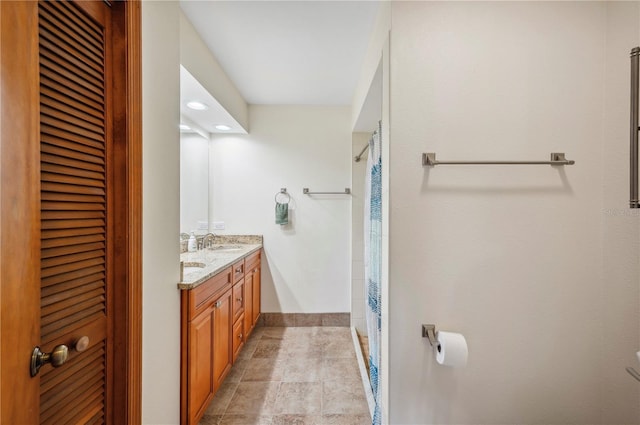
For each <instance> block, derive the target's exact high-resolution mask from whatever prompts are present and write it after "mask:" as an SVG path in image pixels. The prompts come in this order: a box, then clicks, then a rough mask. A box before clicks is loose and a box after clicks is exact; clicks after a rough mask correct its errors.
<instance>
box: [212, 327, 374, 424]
mask: <svg viewBox="0 0 640 425" xmlns="http://www.w3.org/2000/svg"><path fill="white" fill-rule="evenodd" d="M370 424H371V417H370V416H369V408H368V406H367V401H366V398H365V394H364V389H363V387H362V379H361V377H360V373H359V371H358V364H357V361H356V356H355V351H354V347H353V340H352V337H351V330H350V328H345V327H288V328H277V327H261V328H256V329H255V331H254V332H253V334H252V335H251V337H250V338H249V340H248V341H247V343H246V344H245V347H244V348H243V350H242V352H241V354H240V356H239V357H238V361H237V362H236V364H235V365H234V366H233V368H232V369H231V372H229V375H228V376H227V378H226V379H225V381H224V383H223V384H222V387H221V388H220V390H219V391H218V392H217V393H216V395H215V397H214V398H213V401H212V402H211V404H210V405H209V408H208V409H207V412H206V413H205V415H204V416H203V418H202V420H201V421H200V425H370Z"/></svg>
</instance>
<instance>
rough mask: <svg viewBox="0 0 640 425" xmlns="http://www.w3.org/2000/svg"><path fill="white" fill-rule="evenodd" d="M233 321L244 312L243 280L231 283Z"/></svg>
mask: <svg viewBox="0 0 640 425" xmlns="http://www.w3.org/2000/svg"><path fill="white" fill-rule="evenodd" d="M232 301H233V322H234V323H235V322H236V320H238V317H240V315H241V314H242V313H244V280H241V281H240V282H238V283H236V284H235V285H233V299H232Z"/></svg>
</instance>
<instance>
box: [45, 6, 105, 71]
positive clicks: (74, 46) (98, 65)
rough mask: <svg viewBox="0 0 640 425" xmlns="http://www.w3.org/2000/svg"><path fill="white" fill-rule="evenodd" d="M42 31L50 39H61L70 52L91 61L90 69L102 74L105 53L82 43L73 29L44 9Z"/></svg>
mask: <svg viewBox="0 0 640 425" xmlns="http://www.w3.org/2000/svg"><path fill="white" fill-rule="evenodd" d="M40 31H47V32H48V33H49V34H50V35H49V37H50V38H56V37H57V38H59V39H60V40H63V41H64V44H65V45H66V46H68V48H69V50H72V51H74V52H76V55H77V56H79V57H82V58H86V59H88V60H89V62H87V65H88V66H89V67H90V68H93V69H95V70H96V71H97V72H99V73H100V70H101V69H103V68H104V62H103V60H102V57H103V52H102V51H100V50H98V49H96V46H95V45H92V44H88V43H82V42H81V41H80V40H77V39H76V34H74V33H73V28H70V27H69V26H68V25H65V23H64V22H63V21H62V20H61V19H58V18H57V17H56V16H54V15H52V14H51V13H50V12H49V11H47V10H45V9H43V10H42V13H41V14H40Z"/></svg>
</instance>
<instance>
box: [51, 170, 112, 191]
mask: <svg viewBox="0 0 640 425" xmlns="http://www.w3.org/2000/svg"><path fill="white" fill-rule="evenodd" d="M42 181H43V182H51V183H64V184H70V185H76V186H90V187H100V188H104V187H105V182H104V180H95V179H87V178H83V177H75V176H70V175H65V174H56V173H48V172H43V173H42Z"/></svg>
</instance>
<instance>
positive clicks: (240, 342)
mask: <svg viewBox="0 0 640 425" xmlns="http://www.w3.org/2000/svg"><path fill="white" fill-rule="evenodd" d="M244 340H245V335H244V314H243V315H241V316H240V318H239V319H238V320H237V321H236V323H235V325H233V362H234V363H235V362H236V359H237V358H238V354H240V350H241V349H242V347H243V346H244Z"/></svg>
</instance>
